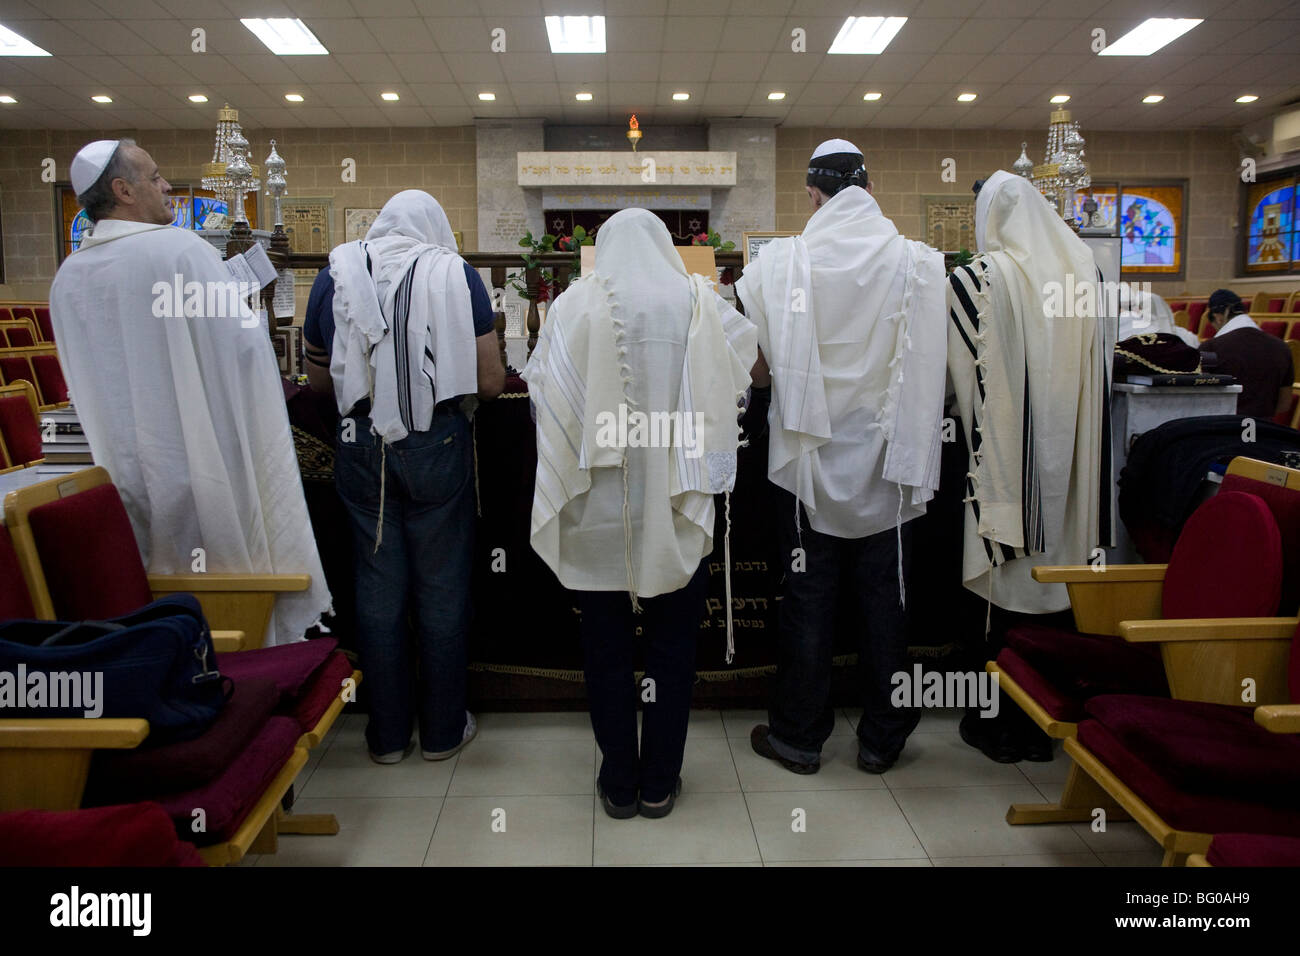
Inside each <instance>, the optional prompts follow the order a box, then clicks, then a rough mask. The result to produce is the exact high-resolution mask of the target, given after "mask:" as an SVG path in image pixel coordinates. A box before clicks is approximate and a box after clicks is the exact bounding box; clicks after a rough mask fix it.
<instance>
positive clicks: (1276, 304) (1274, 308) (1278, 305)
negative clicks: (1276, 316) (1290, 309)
mask: <svg viewBox="0 0 1300 956" xmlns="http://www.w3.org/2000/svg"><path fill="white" fill-rule="evenodd" d="M1285 309H1286V297H1285V296H1283V297H1282V298H1280V299H1269V300H1268V311H1270V312H1282V311H1284V310H1285Z"/></svg>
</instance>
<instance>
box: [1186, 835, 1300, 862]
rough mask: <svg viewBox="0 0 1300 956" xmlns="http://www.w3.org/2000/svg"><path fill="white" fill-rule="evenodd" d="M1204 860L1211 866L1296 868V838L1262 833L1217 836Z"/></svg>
mask: <svg viewBox="0 0 1300 956" xmlns="http://www.w3.org/2000/svg"><path fill="white" fill-rule="evenodd" d="M1205 859H1206V860H1208V861H1209V862H1210V864H1211V865H1212V866H1300V839H1297V838H1296V837H1280V836H1270V835H1268V834H1264V833H1219V834H1216V835H1215V837H1214V839H1213V840H1211V841H1210V849H1209V851H1208V852H1207V853H1206V854H1205Z"/></svg>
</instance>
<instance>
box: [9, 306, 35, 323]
mask: <svg viewBox="0 0 1300 956" xmlns="http://www.w3.org/2000/svg"><path fill="white" fill-rule="evenodd" d="M9 311H10V312H11V313H13V317H14V318H15V319H31V320H32V321H33V322H35V321H36V310H35V309H33V308H32V307H31V306H29V305H15V306H11V307H10V309H9Z"/></svg>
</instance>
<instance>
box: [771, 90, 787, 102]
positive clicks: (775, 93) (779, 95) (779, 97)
mask: <svg viewBox="0 0 1300 956" xmlns="http://www.w3.org/2000/svg"><path fill="white" fill-rule="evenodd" d="M767 98H768V99H769V100H783V99H785V94H784V93H782V92H781V91H780V90H773V91H772V92H771V93H768V94H767Z"/></svg>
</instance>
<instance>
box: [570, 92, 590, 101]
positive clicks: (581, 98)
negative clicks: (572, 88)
mask: <svg viewBox="0 0 1300 956" xmlns="http://www.w3.org/2000/svg"><path fill="white" fill-rule="evenodd" d="M573 98H574V99H575V100H578V101H580V102H583V103H586V102H588V101H589V100H590V99H591V94H590V93H574V94H573Z"/></svg>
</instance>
